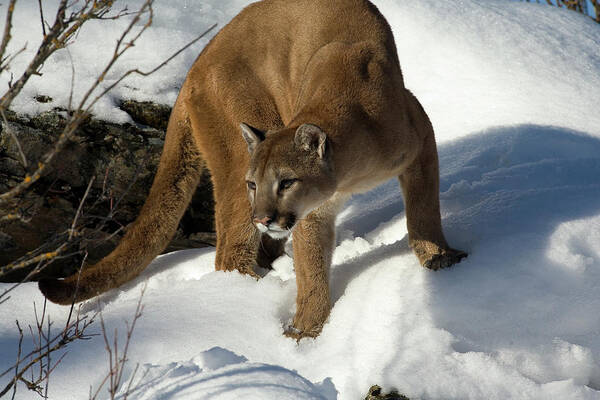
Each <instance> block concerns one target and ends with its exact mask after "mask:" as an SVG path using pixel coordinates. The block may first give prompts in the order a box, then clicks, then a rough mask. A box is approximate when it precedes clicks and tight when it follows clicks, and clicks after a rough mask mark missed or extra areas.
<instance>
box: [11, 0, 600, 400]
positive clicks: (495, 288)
mask: <svg viewBox="0 0 600 400" xmlns="http://www.w3.org/2000/svg"><path fill="white" fill-rule="evenodd" d="M36 3H37V2H34V1H29V2H24V3H23V4H21V3H18V5H21V6H22V7H23V9H19V8H17V10H21V11H20V12H19V14H17V17H18V18H22V20H21V21H27V20H28V19H29V21H37V19H38V14H37V8H36V7H37V4H36ZM44 3H46V2H44ZM247 3H248V2H247V1H239V0H228V1H223V0H211V1H191V0H190V1H185V0H177V1H169V2H167V1H166V0H163V1H157V5H156V18H155V23H154V25H153V27H152V28H151V29H150V30H149V31H148V32H147V34H146V35H145V36H144V37H143V38H142V39H141V40H140V42H139V43H138V45H137V46H136V47H135V48H134V49H133V50H132V51H131V53H130V54H129V55H128V57H126V58H125V59H124V60H123V62H122V63H121V64H119V65H118V66H117V68H116V70H115V73H114V74H113V75H111V77H109V78H108V79H107V82H108V83H110V80H111V79H114V77H116V76H118V74H119V72H123V71H125V70H127V69H129V68H130V67H131V66H132V65H135V66H137V67H140V68H142V69H151V68H152V67H153V66H154V65H156V64H157V63H158V62H159V60H160V59H161V58H164V57H165V56H167V55H169V54H170V53H171V52H172V51H173V50H175V49H176V48H177V47H178V46H179V45H180V44H183V43H184V42H185V41H186V40H189V39H191V38H192V37H193V36H195V35H196V34H198V33H200V32H202V31H203V30H204V29H205V28H206V27H208V26H209V25H210V24H212V23H213V22H218V23H219V24H220V26H222V25H223V24H224V23H226V22H227V21H228V20H229V19H230V18H231V17H232V16H233V15H235V14H236V13H237V12H238V11H239V10H240V9H241V8H242V7H243V6H244V5H245V4H247ZM375 3H376V5H377V6H378V7H379V8H380V10H381V11H382V12H383V13H384V15H386V17H387V18H388V20H389V22H390V24H391V26H392V28H393V30H394V33H395V35H396V43H397V46H398V52H399V55H400V60H401V63H402V66H403V71H404V75H405V80H406V84H407V86H408V87H409V88H410V89H411V90H413V91H414V92H415V94H416V95H417V96H418V97H419V99H420V100H421V102H422V103H423V105H424V107H425V108H426V110H427V112H428V113H429V115H430V117H431V119H432V121H433V124H434V126H435V128H436V132H437V138H438V143H439V153H440V165H441V192H442V193H441V200H442V212H443V218H444V221H443V223H444V227H445V232H446V235H447V237H448V240H449V241H450V243H451V244H452V245H453V246H455V247H457V248H460V249H463V250H466V251H468V252H469V254H470V255H469V258H468V259H466V260H465V261H463V262H461V263H460V264H459V265H457V266H455V267H453V268H451V269H448V270H443V271H439V272H432V271H428V270H425V269H423V268H421V267H420V266H419V265H418V262H417V259H416V258H415V257H414V255H413V254H412V253H411V251H410V249H409V248H408V246H407V238H406V227H405V225H406V221H405V216H404V212H403V205H402V200H401V196H400V193H399V191H398V187H397V186H398V185H397V183H396V182H393V181H391V182H388V183H387V184H385V185H384V186H382V187H379V188H377V189H375V190H374V191H372V192H370V193H367V194H363V195H359V196H356V197H355V198H353V199H352V200H351V201H350V202H349V204H348V206H347V207H346V209H345V210H344V211H343V212H342V214H341V215H340V218H339V222H338V234H339V239H338V242H339V244H338V246H337V249H336V253H335V256H334V265H333V268H332V272H331V286H332V302H333V308H332V313H331V316H330V318H329V321H328V323H327V324H326V325H325V327H324V329H323V332H322V334H321V336H319V337H318V338H317V339H315V340H312V339H305V340H302V341H301V342H300V343H299V344H296V342H294V341H292V340H290V339H288V338H286V337H284V336H283V335H282V332H283V327H284V326H286V325H287V324H288V323H289V321H290V319H291V318H292V316H293V314H294V307H295V305H294V300H295V290H296V288H295V286H296V285H295V277H294V274H293V271H292V260H291V259H290V258H288V257H283V258H281V259H279V260H278V261H277V262H276V263H275V268H276V269H275V271H273V272H271V273H269V274H268V275H267V276H266V277H264V278H263V279H262V280H260V281H258V282H256V281H254V280H253V279H251V278H249V277H246V276H241V275H239V274H237V273H223V272H214V271H213V260H214V251H213V250H212V249H204V250H188V251H181V252H177V253H173V254H168V255H165V256H162V257H159V258H158V259H157V260H155V261H154V262H153V263H152V265H151V266H150V267H149V268H148V269H147V270H146V271H145V272H144V273H143V275H142V276H141V277H140V278H139V279H137V280H135V281H134V282H132V283H130V284H128V285H125V286H124V287H122V288H120V289H119V290H115V291H112V292H109V293H107V294H105V295H103V296H101V297H100V299H99V300H100V303H99V304H97V303H96V302H89V303H87V304H85V305H84V311H86V312H93V311H94V310H95V309H97V308H98V307H99V308H100V309H102V312H103V315H104V319H105V321H106V323H107V326H108V327H109V331H112V329H113V328H114V327H118V328H119V332H121V334H122V333H124V331H125V329H126V327H125V321H126V320H130V319H131V317H132V315H133V313H134V310H135V306H136V302H137V300H138V297H139V294H140V290H141V287H142V286H143V284H144V282H147V285H148V286H147V290H146V294H145V297H144V305H145V308H144V312H143V316H142V317H141V319H140V320H139V321H138V325H137V327H136V329H135V332H134V339H133V342H132V344H131V346H132V347H131V349H130V361H129V365H130V368H133V366H134V365H135V364H136V363H140V364H141V365H142V367H143V368H147V369H148V371H149V372H148V374H147V375H146V378H145V380H144V381H143V382H142V384H141V386H140V388H139V389H138V390H137V391H136V392H135V393H134V394H133V395H132V396H130V397H129V398H131V399H155V400H156V399H200V398H202V399H208V398H210V399H213V398H219V399H233V398H254V399H329V400H330V399H336V398H337V399H342V400H345V399H359V398H361V396H363V397H364V395H365V393H366V392H367V390H368V388H369V386H370V385H372V384H379V385H382V386H384V387H385V388H386V389H390V388H392V387H394V388H397V389H398V390H399V391H400V392H402V393H404V394H405V395H407V396H409V397H410V398H411V399H418V398H423V399H503V400H504V399H600V113H598V100H599V98H600V97H599V96H600V26H599V25H597V24H595V23H593V21H591V20H589V19H588V18H584V17H583V16H580V15H578V14H576V13H572V12H568V11H565V10H561V9H557V8H553V7H547V6H543V5H537V4H532V3H526V2H508V1H502V0H479V1H475V0H461V1H452V2H450V1H435V0H419V1H411V2H408V1H404V0H396V1H392V0H380V1H376V2H375ZM129 4H130V9H131V8H134V6H135V4H139V2H137V3H136V2H135V1H131V2H129ZM49 12H50V11H48V13H47V14H48V15H49ZM23 18H24V20H23ZM123 26H124V22H118V23H115V24H113V25H111V24H109V23H91V24H90V25H89V26H88V27H87V28H86V30H85V31H83V32H82V33H81V34H80V35H79V37H78V39H77V42H76V43H75V44H74V45H73V46H72V47H71V48H70V52H71V57H72V58H73V60H75V68H76V74H77V75H76V76H77V81H78V82H81V85H83V86H85V85H86V84H89V83H86V82H89V81H90V80H91V78H92V77H93V76H95V73H96V71H98V70H99V69H100V68H101V62H102V60H103V59H106V58H108V57H109V56H110V52H111V48H110V46H109V45H108V44H110V43H111V39H110V38H111V37H115V38H116V36H117V34H118V30H119V29H121V28H122V27H123ZM36 28H37V25H36V24H35V23H32V22H30V23H29V26H28V24H27V23H19V24H15V29H16V34H15V39H14V41H15V43H14V46H15V48H16V46H17V45H18V44H19V43H20V42H23V41H26V40H27V41H29V46H33V44H34V43H35V42H36V40H38V35H39V32H36V31H35V29H36ZM99 37H102V38H103V39H104V40H103V41H99ZM105 42H107V43H108V44H106V43H105ZM203 43H204V44H205V43H206V41H204V42H203ZM21 45H22V43H21ZM202 45H203V44H201V45H197V46H196V47H195V48H193V49H191V50H189V51H187V52H186V53H185V54H184V55H182V56H181V57H179V58H178V59H176V60H175V61H174V62H173V63H171V64H169V66H168V67H167V68H166V69H164V70H162V71H161V72H159V73H157V74H156V75H154V76H151V77H149V78H147V79H146V80H144V81H141V80H138V79H133V80H130V81H128V82H127V83H125V84H124V85H122V86H121V87H119V88H118V89H116V90H115V91H114V92H113V93H112V94H111V96H108V97H107V98H106V99H105V100H103V101H102V102H101V103H100V104H99V106H98V108H97V110H96V112H97V114H98V115H101V116H104V117H106V118H112V119H115V120H120V121H123V120H126V119H127V116H126V115H124V114H123V113H122V112H121V111H119V110H118V109H117V108H116V107H115V103H116V99H119V98H123V97H132V96H133V97H135V98H137V99H141V100H144V99H152V100H155V101H162V102H165V103H172V102H173V101H174V99H175V96H176V94H177V88H178V86H179V85H180V84H181V82H182V80H183V79H184V76H185V72H186V70H187V69H188V68H189V66H190V65H191V63H192V62H193V60H194V58H195V56H196V55H197V53H198V52H199V51H200V49H201V46H202ZM91 50H92V51H91ZM18 68H19V64H18V62H17V63H15V70H18ZM1 79H2V82H0V85H4V84H6V82H7V81H8V77H7V76H5V75H3V76H2V77H1ZM69 81H70V64H69V56H68V55H67V54H66V53H65V52H63V53H59V54H57V55H56V57H55V58H54V59H53V60H52V62H48V63H47V64H46V65H45V68H44V76H42V77H40V78H38V77H35V78H34V79H32V81H31V82H30V84H29V86H28V87H26V89H25V90H24V92H23V95H22V96H21V97H20V98H19V99H18V101H17V102H16V103H15V108H17V109H19V110H22V111H27V112H36V111H40V110H42V109H43V108H44V107H53V106H56V105H61V104H65V103H66V101H67V98H68V86H69ZM78 92H80V89H77V88H76V91H75V94H77V93H78ZM36 94H45V95H49V96H51V97H53V98H54V100H55V101H54V103H51V104H49V105H47V104H38V103H36V102H34V101H33V100H32V99H31V98H32V96H34V95H36ZM0 289H2V287H1V286H0ZM32 302H36V304H38V305H39V304H41V303H42V296H41V295H40V294H39V293H38V292H37V288H36V286H35V285H33V284H29V285H23V286H21V287H20V288H19V289H18V290H17V291H15V292H14V295H13V296H12V298H11V299H10V300H9V302H7V303H5V304H3V305H1V306H0V316H1V318H0V369H4V367H6V366H8V365H10V363H11V362H12V361H13V359H14V357H15V356H16V355H15V348H16V343H17V340H18V337H17V333H16V330H15V328H14V319H15V318H16V317H18V318H19V319H20V321H21V324H22V325H26V324H27V323H33V320H32V318H33V313H32ZM49 312H50V314H51V316H52V318H53V320H54V321H56V326H57V327H58V326H60V325H61V322H64V320H65V318H66V311H65V308H63V307H59V306H54V305H50V306H49ZM95 329H96V331H97V330H98V329H99V326H96V327H95ZM121 343H122V339H121ZM106 357H107V356H106V353H105V350H104V343H103V341H102V339H101V338H99V337H98V338H95V339H93V340H91V341H87V342H81V343H74V344H72V345H70V346H69V350H68V354H67V356H66V358H65V359H64V360H63V362H62V365H61V366H60V368H59V369H57V370H56V371H55V372H54V373H53V375H52V379H51V382H50V390H49V394H50V398H51V399H81V398H87V393H88V390H89V385H93V386H94V387H97V385H98V384H99V383H100V380H101V378H102V377H103V375H104V373H105V371H106V368H107V360H106ZM4 381H5V380H1V382H4ZM17 398H19V399H29V398H32V399H33V398H36V395H34V394H33V393H32V392H27V391H26V389H25V388H24V387H21V388H20V391H19V394H18V395H17Z"/></svg>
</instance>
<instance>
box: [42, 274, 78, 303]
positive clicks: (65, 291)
mask: <svg viewBox="0 0 600 400" xmlns="http://www.w3.org/2000/svg"><path fill="white" fill-rule="evenodd" d="M38 287H39V288H40V291H41V292H42V294H43V295H44V296H46V298H47V299H48V300H50V301H51V302H53V303H56V304H62V305H69V304H71V303H72V302H73V296H74V294H75V287H74V286H72V285H71V284H70V283H69V282H68V281H64V280H63V281H60V280H58V279H42V280H41V281H39V282H38Z"/></svg>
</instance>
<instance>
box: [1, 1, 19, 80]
mask: <svg viewBox="0 0 600 400" xmlns="http://www.w3.org/2000/svg"><path fill="white" fill-rule="evenodd" d="M16 2H17V0H10V2H9V3H8V10H7V11H6V21H5V22H4V34H3V35H2V43H0V72H2V70H3V69H4V68H5V67H6V64H5V63H4V60H5V57H4V53H5V52H6V47H7V46H8V42H10V39H11V38H12V37H11V35H10V32H11V30H12V18H13V12H14V11H15V3H16Z"/></svg>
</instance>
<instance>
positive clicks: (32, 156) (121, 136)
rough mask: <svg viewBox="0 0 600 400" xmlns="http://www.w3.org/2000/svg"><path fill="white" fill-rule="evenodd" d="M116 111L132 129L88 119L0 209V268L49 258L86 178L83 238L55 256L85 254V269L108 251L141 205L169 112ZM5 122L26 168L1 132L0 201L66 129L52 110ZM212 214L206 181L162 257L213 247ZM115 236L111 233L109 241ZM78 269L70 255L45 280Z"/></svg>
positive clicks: (138, 106) (155, 108) (137, 107)
mask: <svg viewBox="0 0 600 400" xmlns="http://www.w3.org/2000/svg"><path fill="white" fill-rule="evenodd" d="M39 97H43V96H39ZM44 100H45V99H44ZM39 101H41V100H39ZM122 105H123V106H122V108H123V109H125V110H126V111H127V110H129V111H130V112H131V113H132V119H134V120H135V121H136V122H137V123H138V124H122V125H120V124H115V123H111V122H107V121H101V120H97V119H95V118H93V117H90V118H88V119H87V120H86V121H85V122H84V123H83V124H82V125H81V126H80V127H79V128H78V130H77V132H76V133H75V135H74V136H73V138H72V139H71V141H70V142H69V143H68V144H67V145H66V147H65V149H64V150H63V151H62V152H61V153H60V154H59V155H58V156H57V159H56V160H55V161H54V162H53V163H52V165H51V166H50V167H49V168H48V170H47V171H46V173H45V174H44V175H43V176H42V178H40V180H39V181H38V182H36V183H35V184H34V185H32V187H31V188H30V190H29V191H27V193H26V194H25V195H24V196H22V197H21V198H20V199H18V203H16V205H15V204H13V205H9V206H0V266H3V265H6V264H9V263H11V262H14V261H15V260H17V259H19V258H20V257H22V256H24V255H25V254H27V253H28V252H30V251H33V250H35V249H38V248H39V247H40V246H44V245H47V246H46V247H47V249H46V248H45V249H44V251H52V250H54V248H53V246H56V245H59V244H60V243H62V242H64V239H65V237H66V236H67V235H68V229H69V228H70V227H71V224H72V222H73V218H74V217H75V215H76V213H77V208H78V206H79V203H80V201H81V199H82V198H83V196H84V193H85V190H86V188H87V185H88V183H89V182H90V180H91V179H92V178H94V181H93V184H92V186H91V189H90V193H89V196H88V198H87V199H86V201H85V203H84V207H83V211H82V213H81V215H80V216H79V220H78V221H79V223H80V224H84V225H85V229H84V230H83V235H82V237H80V238H78V240H76V241H74V242H75V243H76V247H73V248H70V249H69V251H68V252H63V254H65V253H73V252H76V251H79V250H83V249H85V250H87V251H88V252H89V256H88V260H89V261H90V262H92V263H93V262H95V261H97V260H99V259H101V258H102V257H103V256H105V255H106V254H108V253H109V252H110V251H111V250H112V249H113V248H114V247H115V246H116V244H117V243H118V242H119V240H120V238H121V236H122V235H123V232H124V228H125V227H126V226H127V225H128V224H129V223H131V222H133V220H134V219H135V218H136V217H137V215H138V213H139V210H140V208H141V206H142V205H143V204H144V201H145V199H146V196H147V194H148V191H149V189H150V186H151V184H152V180H153V177H154V173H155V171H156V168H157V165H158V161H159V158H160V154H161V152H162V146H163V142H164V137H165V129H166V126H167V121H168V117H169V113H170V108H169V107H167V106H164V105H156V104H152V103H139V102H134V101H131V100H128V101H124V102H123V103H122ZM129 111H128V112H129ZM7 114H8V115H7V119H8V125H9V126H8V128H9V129H12V131H13V133H14V134H15V136H16V137H17V138H18V140H19V142H20V144H21V146H22V148H23V152H24V153H25V155H26V158H27V160H28V164H29V165H28V167H24V166H23V165H22V162H21V156H20V155H19V151H18V147H17V145H16V143H15V142H14V140H13V139H12V137H11V135H10V134H9V133H8V131H7V127H5V126H4V124H3V126H2V131H1V132H0V193H4V192H6V191H7V190H9V189H10V188H12V187H14V186H15V185H16V184H18V183H19V182H21V181H22V180H23V179H24V177H25V176H26V174H30V173H32V172H33V171H34V170H35V167H36V165H37V161H38V160H40V158H41V156H42V155H43V154H44V153H45V152H46V151H47V150H48V149H49V148H50V147H51V146H52V144H53V143H54V142H55V140H56V139H57V137H58V135H59V134H60V132H61V131H62V129H63V127H64V126H65V123H66V120H65V116H66V113H65V111H64V110H60V109H55V110H53V111H49V112H45V113H42V114H39V115H36V116H33V117H29V116H24V115H17V114H15V113H13V112H8V113H7ZM142 124H143V125H142ZM213 208H214V206H213V198H212V188H211V182H210V176H209V175H208V173H207V174H205V176H203V178H202V181H201V183H200V185H199V186H198V190H197V191H196V193H195V194H194V196H193V200H192V203H191V204H190V207H189V208H188V210H187V211H186V214H185V215H184V217H183V218H182V221H181V223H180V225H179V228H178V231H177V234H176V235H175V238H174V239H173V241H172V242H171V244H170V245H169V247H168V248H167V252H168V251H172V250H176V249H184V248H190V247H202V246H206V245H208V244H214V228H213V224H214V219H213ZM15 212H16V213H18V214H19V215H21V218H20V219H16V220H14V219H13V220H8V221H7V220H2V217H3V216H6V215H8V214H11V213H13V214H14V213H15ZM115 231H118V233H117V234H116V235H114V236H111V235H112V234H113V233H114V232H115ZM80 263H81V255H80V254H77V255H73V256H70V257H67V258H65V259H60V260H56V261H55V262H53V263H52V268H49V269H48V270H47V271H45V273H46V274H47V275H49V276H61V275H62V276H64V275H68V274H70V273H72V272H73V271H75V268H76V267H78V266H79V265H80ZM23 276H24V272H21V273H17V274H10V275H8V276H4V277H2V278H0V280H5V281H6V280H9V281H15V280H20V279H22V277H23Z"/></svg>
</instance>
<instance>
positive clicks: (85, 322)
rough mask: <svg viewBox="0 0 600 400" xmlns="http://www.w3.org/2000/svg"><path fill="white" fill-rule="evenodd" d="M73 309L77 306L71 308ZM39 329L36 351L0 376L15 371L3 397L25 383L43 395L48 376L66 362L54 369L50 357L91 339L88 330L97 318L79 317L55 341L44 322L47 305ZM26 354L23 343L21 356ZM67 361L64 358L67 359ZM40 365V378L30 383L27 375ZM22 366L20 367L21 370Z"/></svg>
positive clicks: (40, 319) (33, 378)
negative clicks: (42, 390) (72, 344)
mask: <svg viewBox="0 0 600 400" xmlns="http://www.w3.org/2000/svg"><path fill="white" fill-rule="evenodd" d="M71 307H73V304H72V305H71ZM35 315H36V327H37V341H36V335H33V337H32V339H33V341H34V349H33V350H32V351H30V352H29V353H28V354H26V355H25V356H23V357H21V356H19V357H18V360H17V361H18V362H17V363H16V364H15V366H12V367H10V368H9V369H7V370H6V371H4V372H3V373H2V374H0V378H1V377H3V376H5V375H6V374H7V373H8V372H10V371H13V370H15V375H14V377H13V378H12V379H11V380H10V382H9V383H8V384H7V385H6V386H5V387H4V389H2V391H0V397H2V396H4V395H5V394H6V393H8V392H9V391H10V390H11V389H13V392H14V390H15V389H14V386H15V385H16V384H17V383H18V382H19V381H22V382H24V383H25V384H26V385H27V387H28V388H29V389H32V390H36V391H37V392H38V393H40V394H42V393H41V392H40V390H41V388H40V384H41V383H42V382H44V381H46V383H47V382H48V375H49V374H51V373H52V371H53V370H54V369H55V368H56V366H57V365H58V364H60V362H61V361H62V359H63V358H62V357H61V358H59V359H58V361H56V362H55V363H54V364H53V365H51V364H50V363H49V362H48V361H50V354H51V353H54V352H55V351H57V350H60V349H62V348H63V347H65V346H67V345H68V344H69V343H71V342H73V341H75V340H80V339H81V340H85V339H89V338H91V336H92V335H88V334H87V333H86V330H87V328H88V327H89V326H90V325H91V324H92V322H93V320H94V318H95V315H94V316H92V318H87V317H85V316H84V317H82V316H80V314H79V311H78V312H77V316H76V318H75V320H74V321H68V322H67V324H66V326H65V329H64V330H63V331H61V332H60V333H58V334H57V335H55V336H53V337H51V335H50V328H51V325H52V324H51V322H50V321H49V320H48V321H47V326H48V328H47V331H46V332H44V320H45V318H46V316H45V305H44V310H43V311H42V315H41V318H38V314H37V312H36V314H35ZM30 331H31V332H32V334H33V329H31V327H30ZM21 351H22V341H20V342H19V349H18V353H19V354H20V353H21ZM63 357H64V355H63ZM26 359H29V360H30V361H29V362H28V363H26V364H23V363H22V361H23V360H26ZM44 361H46V362H44ZM36 365H39V367H40V370H39V373H38V377H34V376H33V373H32V380H31V381H28V380H26V379H25V378H24V374H25V373H26V372H27V371H29V370H31V371H33V370H32V368H33V367H35V366H36ZM19 366H20V367H19Z"/></svg>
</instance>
